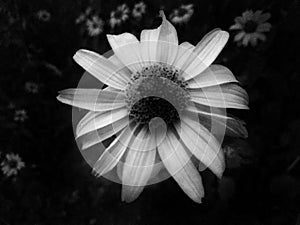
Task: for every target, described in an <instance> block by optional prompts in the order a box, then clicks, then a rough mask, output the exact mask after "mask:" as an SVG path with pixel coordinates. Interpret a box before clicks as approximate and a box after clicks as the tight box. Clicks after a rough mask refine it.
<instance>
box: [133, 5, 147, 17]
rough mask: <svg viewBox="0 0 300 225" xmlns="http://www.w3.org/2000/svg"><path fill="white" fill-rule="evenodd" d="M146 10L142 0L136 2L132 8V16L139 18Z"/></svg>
mask: <svg viewBox="0 0 300 225" xmlns="http://www.w3.org/2000/svg"><path fill="white" fill-rule="evenodd" d="M145 12H146V5H145V3H144V2H139V3H136V4H135V5H134V7H133V10H132V16H133V17H134V18H137V19H140V18H141V17H142V16H143V14H145Z"/></svg>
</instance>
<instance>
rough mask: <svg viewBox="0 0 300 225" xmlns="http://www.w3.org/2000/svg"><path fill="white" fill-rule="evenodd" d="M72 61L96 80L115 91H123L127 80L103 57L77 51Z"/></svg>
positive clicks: (86, 51)
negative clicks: (115, 89)
mask: <svg viewBox="0 0 300 225" xmlns="http://www.w3.org/2000/svg"><path fill="white" fill-rule="evenodd" d="M73 58H74V60H75V61H76V62H77V63H78V64H79V65H80V66H81V67H83V68H84V69H85V70H86V71H87V72H89V73H90V74H92V75H93V76H94V77H96V78H97V79H98V80H100V81H101V82H103V83H104V84H107V85H108V86H112V87H114V88H117V89H121V90H124V89H125V87H126V84H127V83H128V81H129V78H128V77H126V76H123V75H122V74H119V73H118V71H119V70H120V69H119V68H118V67H117V66H115V65H114V64H113V63H112V62H110V61H109V60H108V59H106V58H105V57H103V56H101V55H99V54H97V53H95V52H92V51H88V50H83V49H82V50H79V51H77V52H76V54H75V55H74V57H73Z"/></svg>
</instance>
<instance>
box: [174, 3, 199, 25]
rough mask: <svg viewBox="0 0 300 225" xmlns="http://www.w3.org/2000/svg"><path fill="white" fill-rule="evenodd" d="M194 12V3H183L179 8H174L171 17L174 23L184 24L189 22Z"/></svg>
mask: <svg viewBox="0 0 300 225" xmlns="http://www.w3.org/2000/svg"><path fill="white" fill-rule="evenodd" d="M193 14H194V5H193V4H188V5H181V6H180V7H179V8H178V9H174V10H173V12H172V13H171V14H170V16H169V19H170V20H171V21H172V23H175V24H183V23H187V22H188V21H189V20H190V19H191V17H192V15H193Z"/></svg>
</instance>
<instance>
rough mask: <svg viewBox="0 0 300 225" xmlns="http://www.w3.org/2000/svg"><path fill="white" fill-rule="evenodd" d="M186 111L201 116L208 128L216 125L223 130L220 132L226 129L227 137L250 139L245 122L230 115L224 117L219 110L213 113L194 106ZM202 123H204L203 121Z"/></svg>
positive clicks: (215, 109) (214, 110)
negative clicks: (213, 124)
mask: <svg viewBox="0 0 300 225" xmlns="http://www.w3.org/2000/svg"><path fill="white" fill-rule="evenodd" d="M201 108H202V109H201ZM185 110H186V111H187V112H192V113H197V114H199V116H200V119H201V118H205V119H206V121H207V123H208V124H207V125H208V127H209V126H212V123H216V125H217V126H219V127H220V130H221V131H220V132H223V130H224V129H226V135H229V136H234V137H242V138H247V137H248V132H247V129H246V128H245V122H244V121H242V120H239V119H237V118H234V117H230V116H228V115H223V113H221V112H220V113H218V112H217V111H221V110H219V109H217V108H214V109H213V112H212V111H207V110H203V107H197V105H193V106H187V107H186V109H185ZM201 122H202V123H204V122H203V121H201ZM203 125H205V124H203ZM214 132H215V131H214ZM214 134H215V133H214Z"/></svg>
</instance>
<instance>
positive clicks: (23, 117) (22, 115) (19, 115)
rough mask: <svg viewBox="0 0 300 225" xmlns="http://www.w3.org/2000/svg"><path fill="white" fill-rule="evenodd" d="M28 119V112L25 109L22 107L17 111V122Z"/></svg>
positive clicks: (15, 118) (15, 117)
mask: <svg viewBox="0 0 300 225" xmlns="http://www.w3.org/2000/svg"><path fill="white" fill-rule="evenodd" d="M27 119H28V116H27V112H26V110H25V109H20V110H16V111H15V116H14V120H15V121H16V122H24V121H25V120H27Z"/></svg>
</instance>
